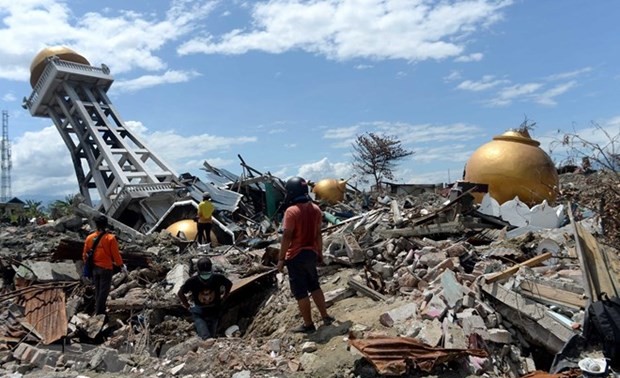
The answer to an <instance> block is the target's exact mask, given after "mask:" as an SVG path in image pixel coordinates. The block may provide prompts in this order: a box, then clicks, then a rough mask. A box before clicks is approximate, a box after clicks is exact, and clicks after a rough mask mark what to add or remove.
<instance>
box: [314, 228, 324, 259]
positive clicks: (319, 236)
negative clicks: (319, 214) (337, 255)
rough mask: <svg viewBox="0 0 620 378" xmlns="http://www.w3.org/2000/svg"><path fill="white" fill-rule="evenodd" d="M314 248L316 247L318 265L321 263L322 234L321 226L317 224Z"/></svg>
mask: <svg viewBox="0 0 620 378" xmlns="http://www.w3.org/2000/svg"><path fill="white" fill-rule="evenodd" d="M316 246H317V251H316V253H317V255H318V256H319V263H321V264H322V263H323V233H322V232H321V224H320V223H319V225H318V227H317V228H316Z"/></svg>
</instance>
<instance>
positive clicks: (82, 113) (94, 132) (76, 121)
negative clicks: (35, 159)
mask: <svg viewBox="0 0 620 378" xmlns="http://www.w3.org/2000/svg"><path fill="white" fill-rule="evenodd" d="M30 72H31V76H30V83H31V85H32V88H33V90H32V93H31V95H30V96H29V97H28V98H24V104H23V106H24V107H25V108H27V109H28V110H29V111H30V114H32V115H33V116H35V117H46V118H51V119H52V121H53V122H54V125H56V128H57V129H58V132H59V133H60V135H61V137H62V139H63V140H64V142H65V144H66V145H67V147H68V148H69V152H70V154H71V159H72V160H73V166H74V168H75V173H76V176H77V180H78V184H79V188H80V193H81V194H82V195H83V196H84V198H85V202H86V203H87V204H88V205H90V206H93V204H94V203H95V202H96V200H97V198H96V197H98V199H99V200H100V203H99V206H98V209H99V211H101V212H104V213H106V214H107V215H108V216H110V217H112V218H115V219H116V220H119V221H121V222H122V223H124V224H126V225H128V226H130V227H133V228H134V229H136V230H139V231H141V232H144V233H148V232H150V231H152V230H153V229H154V227H156V226H158V225H160V223H161V221H162V218H163V216H164V215H165V214H167V213H168V212H169V209H170V207H171V206H172V204H173V203H175V202H176V201H178V200H179V199H181V198H182V196H183V195H185V194H186V192H183V193H181V191H180V190H178V189H180V188H183V185H181V184H180V181H179V179H178V176H177V174H176V173H175V172H174V171H173V170H172V169H171V168H170V167H169V166H168V165H167V164H166V163H165V162H164V161H163V160H162V159H161V158H160V157H158V156H157V155H156V154H155V153H154V152H153V151H151V150H149V149H148V147H147V146H146V145H145V144H144V143H143V141H142V140H140V138H139V137H138V136H137V135H135V134H134V133H133V132H132V131H131V130H130V129H129V128H127V127H126V125H125V122H124V121H123V119H122V118H121V116H120V114H119V113H118V112H117V111H116V109H115V108H114V105H113V104H112V101H111V100H110V98H109V97H108V95H107V91H108V89H110V86H111V85H112V83H113V82H114V79H113V77H112V76H111V75H110V70H109V69H108V67H107V66H105V65H102V66H101V67H93V66H91V65H90V63H89V62H88V61H87V60H86V59H85V58H84V57H82V56H81V55H79V54H77V53H76V52H74V51H73V50H71V49H68V48H65V47H52V48H46V49H44V50H43V51H41V52H40V53H39V54H38V55H37V56H36V57H35V58H34V60H33V62H32V65H31V67H30ZM3 157H4V155H3ZM50 164H53V162H50ZM3 172H4V171H3ZM3 177H4V176H3ZM3 182H4V181H3ZM3 189H4V187H3ZM185 199H187V198H185ZM190 206H192V208H191V209H188V210H187V211H191V213H192V214H193V212H194V211H195V210H193V205H190ZM163 226H164V227H165V226H167V225H163Z"/></svg>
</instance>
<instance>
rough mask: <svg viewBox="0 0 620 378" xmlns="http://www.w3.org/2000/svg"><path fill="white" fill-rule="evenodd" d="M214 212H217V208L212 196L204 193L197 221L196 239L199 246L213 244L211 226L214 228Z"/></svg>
mask: <svg viewBox="0 0 620 378" xmlns="http://www.w3.org/2000/svg"><path fill="white" fill-rule="evenodd" d="M213 211H215V207H214V206H213V203H212V202H211V195H209V193H204V194H203V195H202V201H201V202H200V203H199V204H198V212H197V214H196V215H197V221H198V224H197V225H196V228H197V230H196V231H197V234H196V238H197V241H198V244H204V243H205V242H206V243H207V244H210V243H211V226H212V223H211V222H212V221H213V219H212V216H213Z"/></svg>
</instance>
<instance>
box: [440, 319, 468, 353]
mask: <svg viewBox="0 0 620 378" xmlns="http://www.w3.org/2000/svg"><path fill="white" fill-rule="evenodd" d="M442 329H443V347H444V348H456V349H467V347H468V345H467V344H468V343H467V337H465V332H464V331H463V329H462V328H461V327H459V325H458V324H455V323H451V322H450V321H448V319H447V318H446V319H444V320H443V323H442Z"/></svg>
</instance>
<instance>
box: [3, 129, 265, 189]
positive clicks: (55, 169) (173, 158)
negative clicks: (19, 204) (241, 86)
mask: <svg viewBox="0 0 620 378" xmlns="http://www.w3.org/2000/svg"><path fill="white" fill-rule="evenodd" d="M125 125H126V126H127V128H128V129H130V130H132V132H133V133H135V134H136V135H137V136H138V137H139V138H140V139H142V140H143V141H144V143H145V144H146V145H147V146H148V147H149V149H150V150H151V151H152V152H154V153H155V154H157V156H158V157H159V158H161V159H162V160H163V161H164V162H166V163H167V164H168V165H169V167H171V169H173V170H175V171H176V172H177V173H182V172H186V171H190V170H193V171H195V170H197V169H198V168H200V167H202V162H203V161H204V160H207V159H208V160H209V161H224V160H223V159H220V160H217V158H214V157H212V156H213V155H215V154H217V153H219V152H224V153H229V152H230V148H231V147H233V146H239V145H245V144H248V143H255V142H256V141H257V140H258V138H256V137H252V136H238V137H221V136H217V135H209V134H200V135H191V136H187V137H186V136H181V135H179V134H177V133H176V132H174V131H165V132H159V131H158V132H149V131H148V129H147V128H146V127H145V126H144V125H143V124H142V123H141V122H136V121H127V122H125ZM12 162H13V170H12V172H13V173H12V175H11V177H12V180H11V181H12V192H13V195H14V196H27V195H30V194H33V195H34V194H41V193H44V194H45V195H55V196H60V197H62V196H64V195H66V194H72V193H77V192H78V191H79V188H78V184H77V179H76V178H75V170H74V168H73V163H72V161H71V157H70V154H69V150H68V149H67V147H66V145H65V144H64V142H63V140H62V138H61V137H60V134H59V133H58V131H57V129H56V127H55V126H48V127H45V128H44V129H42V130H40V131H37V132H26V133H24V135H23V136H21V137H18V138H16V139H15V140H14V142H13V143H12ZM227 162H229V161H227Z"/></svg>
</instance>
